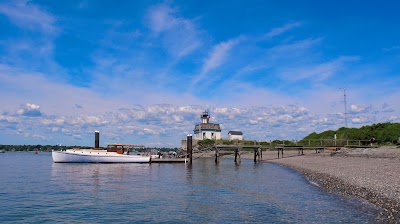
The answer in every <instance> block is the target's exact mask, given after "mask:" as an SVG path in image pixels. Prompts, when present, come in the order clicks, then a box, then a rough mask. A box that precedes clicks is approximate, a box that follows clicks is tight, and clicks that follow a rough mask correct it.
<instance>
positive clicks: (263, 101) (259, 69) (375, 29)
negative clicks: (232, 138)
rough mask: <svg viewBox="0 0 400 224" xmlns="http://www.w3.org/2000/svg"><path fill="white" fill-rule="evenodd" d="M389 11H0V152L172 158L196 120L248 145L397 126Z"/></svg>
mask: <svg viewBox="0 0 400 224" xmlns="http://www.w3.org/2000/svg"><path fill="white" fill-rule="evenodd" d="M399 8H400V2H399V1H395V0H393V1H392V0H388V1H368V0H362V1H361V0H350V1H344V0H338V1H319V0H318V1H317V0H315V1H311V0H310V1H309V0H293V1H289V0H282V1H268V0H263V1H258V0H249V1H235V0H234V1H232V0H230V1H180V0H179V1H173V0H171V1H139V0H138V1H119V0H113V1H107V0H104V1H95V0H80V1H74V0H71V1H50V0H49V1H0V30H1V32H0V86H1V88H0V144H32V145H33V144H41V145H55V144H62V145H85V146H92V145H94V131H95V130H99V131H100V133H101V136H100V145H102V146H105V145H106V144H107V143H115V142H119V143H137V144H145V145H146V146H148V147H179V146H180V141H181V140H182V139H185V138H186V136H187V134H192V133H193V129H194V126H195V124H196V123H199V122H200V115H201V113H202V112H203V111H208V112H209V113H210V115H211V119H210V122H212V123H219V124H221V128H222V136H223V138H227V133H228V131H231V130H239V131H242V132H243V134H244V138H245V139H248V140H257V141H260V140H263V141H264V140H274V139H287V140H300V139H302V138H303V137H305V136H307V135H308V134H310V133H312V132H317V133H319V132H322V131H325V130H336V129H338V128H340V127H344V126H345V123H346V122H345V120H346V118H347V125H348V127H361V126H364V125H371V124H374V123H382V122H399V121H400V114H399V111H400V101H399V95H400V63H399V62H400V14H399V13H398V9H399ZM344 94H346V103H345V101H344ZM345 107H346V109H345ZM399 137H400V136H399Z"/></svg>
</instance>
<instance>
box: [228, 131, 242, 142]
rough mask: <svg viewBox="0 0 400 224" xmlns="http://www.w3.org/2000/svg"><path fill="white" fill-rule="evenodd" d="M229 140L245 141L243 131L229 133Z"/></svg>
mask: <svg viewBox="0 0 400 224" xmlns="http://www.w3.org/2000/svg"><path fill="white" fill-rule="evenodd" d="M228 140H243V132H241V131H229V132H228Z"/></svg>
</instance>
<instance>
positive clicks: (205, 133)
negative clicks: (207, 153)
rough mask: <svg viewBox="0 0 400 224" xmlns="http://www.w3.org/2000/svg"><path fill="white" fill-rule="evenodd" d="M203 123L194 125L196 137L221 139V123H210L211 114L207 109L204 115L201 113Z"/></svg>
mask: <svg viewBox="0 0 400 224" xmlns="http://www.w3.org/2000/svg"><path fill="white" fill-rule="evenodd" d="M200 118H201V123H200V124H196V126H195V127H194V130H193V132H194V139H196V140H203V139H213V140H218V139H221V127H220V125H219V124H214V123H210V115H209V113H208V112H207V111H204V112H203V114H202V115H200Z"/></svg>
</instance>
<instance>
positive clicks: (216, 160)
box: [215, 146, 219, 163]
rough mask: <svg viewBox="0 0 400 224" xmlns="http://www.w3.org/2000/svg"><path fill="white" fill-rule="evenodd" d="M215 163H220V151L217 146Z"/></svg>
mask: <svg viewBox="0 0 400 224" xmlns="http://www.w3.org/2000/svg"><path fill="white" fill-rule="evenodd" d="M215 163H219V149H218V147H217V146H215Z"/></svg>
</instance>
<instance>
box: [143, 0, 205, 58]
mask: <svg viewBox="0 0 400 224" xmlns="http://www.w3.org/2000/svg"><path fill="white" fill-rule="evenodd" d="M177 14H178V10H177V9H176V8H172V7H171V6H170V5H168V4H166V3H162V4H158V5H155V6H153V7H151V8H150V9H149V11H148V13H147V17H146V18H147V20H146V22H147V25H148V27H149V28H150V30H152V31H153V32H154V33H155V34H156V36H161V39H162V42H163V46H164V48H166V49H167V50H168V52H169V53H170V54H172V55H174V56H175V57H176V58H177V59H180V58H182V57H184V56H186V55H188V54H190V53H192V52H193V51H194V50H196V49H197V48H199V47H200V45H201V44H202V42H203V41H202V38H201V36H202V34H201V32H200V31H198V30H197V29H196V25H195V23H194V21H192V20H189V19H186V18H183V17H179V16H178V15H177Z"/></svg>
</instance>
